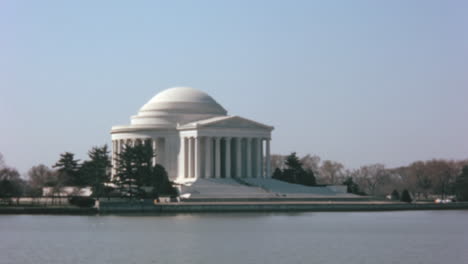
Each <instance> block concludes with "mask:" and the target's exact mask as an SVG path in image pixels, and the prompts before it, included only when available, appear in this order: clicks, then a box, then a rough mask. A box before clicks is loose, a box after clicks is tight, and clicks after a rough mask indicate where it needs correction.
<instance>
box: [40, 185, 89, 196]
mask: <svg viewBox="0 0 468 264" xmlns="http://www.w3.org/2000/svg"><path fill="white" fill-rule="evenodd" d="M91 194H93V191H92V190H91V187H83V188H80V187H76V186H64V187H60V188H59V189H56V188H54V187H42V196H60V197H67V196H91Z"/></svg>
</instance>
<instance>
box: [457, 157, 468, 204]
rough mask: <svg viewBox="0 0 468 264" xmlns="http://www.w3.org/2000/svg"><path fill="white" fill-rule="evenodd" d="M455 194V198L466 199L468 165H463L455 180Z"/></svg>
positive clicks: (467, 191) (467, 195)
mask: <svg viewBox="0 0 468 264" xmlns="http://www.w3.org/2000/svg"><path fill="white" fill-rule="evenodd" d="M455 194H456V196H457V200H459V201H468V166H464V167H463V169H462V172H461V174H460V175H458V177H457V180H456V182H455Z"/></svg>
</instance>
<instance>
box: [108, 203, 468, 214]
mask: <svg viewBox="0 0 468 264" xmlns="http://www.w3.org/2000/svg"><path fill="white" fill-rule="evenodd" d="M459 209H464V210H466V209H468V203H450V204H434V203H424V204H422V203H421V204H406V203H382V202H375V203H372V202H361V203H353V202H348V203H337V202H335V203H327V202H322V203H319V202H224V203H222V202H216V203H209V202H206V203H194V202H191V203H168V204H156V205H153V204H147V203H140V204H129V203H114V204H106V203H104V204H101V208H100V210H99V213H102V214H112V213H203V212H211V213H223V212H344V211H399V210H459Z"/></svg>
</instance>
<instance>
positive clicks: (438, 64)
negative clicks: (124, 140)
mask: <svg viewBox="0 0 468 264" xmlns="http://www.w3.org/2000/svg"><path fill="white" fill-rule="evenodd" d="M467 7H468V3H466V2H463V1H451V2H448V3H447V2H444V3H441V2H439V1H412V2H405V1H392V2H384V1H382V2H375V1H353V2H352V3H348V2H345V1H342V2H340V4H339V5H338V4H336V3H321V2H312V1H310V2H309V1H295V2H293V3H288V4H285V3H282V2H280V1H256V2H254V3H251V2H248V1H240V2H236V3H217V2H215V1H201V2H198V1H197V2H190V1H185V2H178V3H162V2H151V1H146V2H145V1H144V2H140V3H138V4H132V5H131V4H127V3H125V2H118V1H117V2H114V1H103V2H98V3H95V2H91V1H86V2H79V3H71V2H66V3H62V2H54V1H41V2H32V1H31V2H27V3H26V2H21V3H19V2H13V1H12V2H2V3H0V29H2V31H3V32H4V39H3V41H2V42H1V43H0V56H1V57H2V58H3V60H1V61H0V87H1V88H0V89H1V94H2V96H1V97H0V120H2V121H3V122H2V123H3V125H2V137H0V153H2V154H3V157H4V160H5V163H6V164H7V165H8V166H11V167H14V168H17V169H18V170H19V172H20V173H21V174H23V175H24V174H26V173H27V171H28V170H29V169H30V168H31V167H32V166H35V165H39V164H45V165H47V166H49V167H51V166H52V165H53V164H55V162H56V161H57V160H58V159H59V156H60V154H61V153H63V152H66V151H68V152H72V153H74V154H75V155H76V158H78V159H80V160H85V159H87V152H88V150H89V149H91V147H92V146H96V145H104V144H107V145H108V147H109V148H110V147H111V144H110V142H111V137H110V129H111V127H112V126H115V125H125V124H129V122H130V116H132V115H135V114H136V113H137V111H138V109H139V108H140V107H142V106H143V105H144V104H145V103H146V102H147V101H149V100H150V99H151V98H152V97H153V96H154V95H156V94H157V93H158V92H161V91H162V90H165V89H167V88H170V87H174V86H190V87H193V88H196V89H199V90H202V91H205V92H207V93H208V94H209V95H210V96H212V97H213V98H214V99H215V100H216V101H217V102H218V103H219V104H221V105H222V106H223V107H224V108H225V109H226V110H227V111H228V114H229V115H239V116H242V117H245V118H248V119H252V120H256V121H258V122H261V123H264V124H267V125H272V126H274V127H275V129H274V130H273V133H272V142H271V144H272V154H280V155H287V154H289V153H291V152H297V153H298V155H299V156H301V157H302V156H304V155H306V154H311V155H318V156H319V157H321V159H322V161H323V160H333V161H337V162H340V163H343V164H344V166H345V167H346V168H350V169H354V168H359V167H360V166H364V165H369V164H375V163H381V164H384V165H385V166H386V167H388V168H394V167H400V166H406V165H409V164H410V163H412V162H414V161H418V160H423V161H425V160H431V159H447V160H466V159H468V140H467V135H468V122H466V121H465V119H466V117H467V116H468V104H467V103H466V102H465V101H466V99H467V98H468V74H466V69H468V33H467V31H466V26H467V25H468V17H467V16H466V15H465V12H463V11H464V10H467V9H466V8H467ZM396 18H397V19H396Z"/></svg>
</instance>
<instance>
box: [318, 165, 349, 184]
mask: <svg viewBox="0 0 468 264" xmlns="http://www.w3.org/2000/svg"><path fill="white" fill-rule="evenodd" d="M319 175H320V177H319V179H320V180H321V181H324V182H325V183H327V184H341V183H342V182H343V178H344V165H343V164H341V163H339V162H336V161H331V160H325V161H324V162H323V163H322V166H320V173H319Z"/></svg>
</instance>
